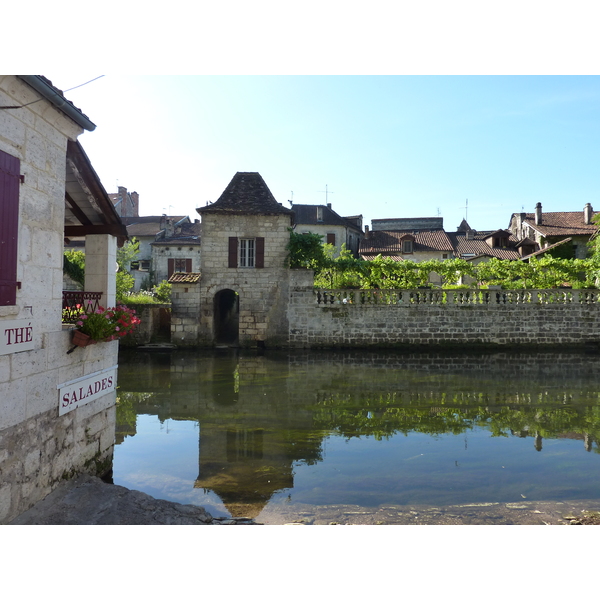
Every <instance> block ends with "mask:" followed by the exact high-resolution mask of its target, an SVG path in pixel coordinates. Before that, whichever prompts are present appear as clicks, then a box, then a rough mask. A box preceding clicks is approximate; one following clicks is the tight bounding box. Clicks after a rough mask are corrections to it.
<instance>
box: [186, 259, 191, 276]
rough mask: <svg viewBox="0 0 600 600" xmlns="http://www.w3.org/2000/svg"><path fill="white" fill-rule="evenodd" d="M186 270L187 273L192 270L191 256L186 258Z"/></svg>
mask: <svg viewBox="0 0 600 600" xmlns="http://www.w3.org/2000/svg"><path fill="white" fill-rule="evenodd" d="M185 272H186V273H191V272H192V259H191V258H186V259H185Z"/></svg>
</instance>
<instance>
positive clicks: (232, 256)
mask: <svg viewBox="0 0 600 600" xmlns="http://www.w3.org/2000/svg"><path fill="white" fill-rule="evenodd" d="M237 266H238V239H237V238H236V237H230V238H229V263H228V267H229V268H230V269H235V268H237Z"/></svg>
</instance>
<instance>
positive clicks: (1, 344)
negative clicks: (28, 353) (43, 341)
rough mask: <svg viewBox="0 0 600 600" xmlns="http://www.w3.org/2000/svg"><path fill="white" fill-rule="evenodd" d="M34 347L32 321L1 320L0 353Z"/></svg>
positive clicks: (10, 352) (9, 352)
mask: <svg viewBox="0 0 600 600" xmlns="http://www.w3.org/2000/svg"><path fill="white" fill-rule="evenodd" d="M33 349H34V344H33V323H32V321H30V320H26V319H20V320H18V321H0V355H2V354H12V353H13V352H23V351H24V350H33Z"/></svg>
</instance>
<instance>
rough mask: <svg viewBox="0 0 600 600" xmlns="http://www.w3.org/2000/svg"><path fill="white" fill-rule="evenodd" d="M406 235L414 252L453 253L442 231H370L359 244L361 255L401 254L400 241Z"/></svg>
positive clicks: (450, 244)
mask: <svg viewBox="0 0 600 600" xmlns="http://www.w3.org/2000/svg"><path fill="white" fill-rule="evenodd" d="M406 235H411V236H413V237H414V248H413V249H414V252H428V251H429V252H430V251H432V250H433V251H440V252H453V251H454V248H453V246H452V243H451V242H450V239H449V238H448V234H447V233H446V232H445V231H443V230H442V229H439V230H434V231H416V232H409V231H371V232H370V233H369V237H365V238H363V240H361V243H360V250H359V252H360V253H361V254H363V253H365V254H375V255H377V254H384V253H401V252H402V241H401V239H402V238H403V237H405V236H406Z"/></svg>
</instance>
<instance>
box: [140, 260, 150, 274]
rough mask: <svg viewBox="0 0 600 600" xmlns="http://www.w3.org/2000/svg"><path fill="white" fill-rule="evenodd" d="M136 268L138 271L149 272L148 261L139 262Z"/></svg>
mask: <svg viewBox="0 0 600 600" xmlns="http://www.w3.org/2000/svg"><path fill="white" fill-rule="evenodd" d="M138 268H139V270H140V271H149V270H150V261H149V260H140V261H139V267H138Z"/></svg>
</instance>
